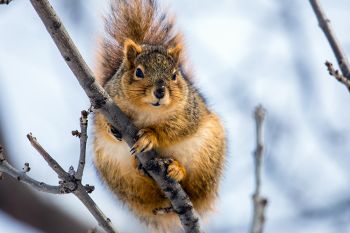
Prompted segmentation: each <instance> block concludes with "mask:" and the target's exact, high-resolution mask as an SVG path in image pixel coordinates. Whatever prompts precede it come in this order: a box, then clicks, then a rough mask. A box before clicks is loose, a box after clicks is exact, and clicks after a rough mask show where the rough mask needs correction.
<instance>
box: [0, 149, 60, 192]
mask: <svg viewBox="0 0 350 233" xmlns="http://www.w3.org/2000/svg"><path fill="white" fill-rule="evenodd" d="M0 150H1V151H0V156H1V159H0V172H4V173H6V174H8V175H10V176H11V177H13V178H15V179H17V180H18V181H20V182H22V183H25V184H28V185H30V186H32V187H33V188H35V189H36V190H38V191H41V192H46V193H53V194H60V193H61V188H60V187H59V186H52V185H48V184H45V183H43V182H40V181H37V180H34V179H33V178H31V177H29V176H28V175H27V174H26V172H23V171H19V170H17V169H16V168H14V167H12V166H11V165H10V164H9V163H8V162H7V161H6V159H5V156H4V154H3V151H2V148H1V147H0Z"/></svg>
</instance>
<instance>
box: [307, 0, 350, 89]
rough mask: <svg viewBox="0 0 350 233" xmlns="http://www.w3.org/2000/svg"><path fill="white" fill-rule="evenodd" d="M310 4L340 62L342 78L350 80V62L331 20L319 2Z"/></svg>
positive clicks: (312, 1) (316, 0)
mask: <svg viewBox="0 0 350 233" xmlns="http://www.w3.org/2000/svg"><path fill="white" fill-rule="evenodd" d="M310 4H311V6H312V9H313V10H314V12H315V14H316V17H317V20H318V24H319V26H320V28H321V29H322V31H323V32H324V34H325V36H326V37H327V40H328V42H329V44H330V46H331V47H332V50H333V53H334V55H335V57H336V59H337V61H338V64H339V67H340V70H341V72H342V77H343V78H346V79H348V80H350V65H349V61H348V59H347V57H346V55H345V53H344V50H343V49H342V47H341V45H340V43H339V41H338V39H337V37H336V36H335V33H334V31H333V28H332V26H331V23H330V20H329V19H328V18H327V16H326V14H325V13H324V11H323V9H322V7H321V4H320V2H319V0H310ZM335 77H336V76H335ZM342 83H343V84H345V83H344V82H342ZM347 87H348V86H347Z"/></svg>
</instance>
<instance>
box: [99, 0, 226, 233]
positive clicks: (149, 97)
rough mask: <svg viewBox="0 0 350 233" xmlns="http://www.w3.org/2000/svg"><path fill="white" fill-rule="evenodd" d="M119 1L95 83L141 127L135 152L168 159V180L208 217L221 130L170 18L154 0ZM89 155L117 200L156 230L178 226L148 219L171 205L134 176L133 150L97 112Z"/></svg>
mask: <svg viewBox="0 0 350 233" xmlns="http://www.w3.org/2000/svg"><path fill="white" fill-rule="evenodd" d="M118 2H120V4H114V3H113V4H112V8H111V9H112V13H111V15H110V16H109V17H108V18H107V20H106V24H107V26H106V28H107V32H108V35H107V38H106V39H105V42H104V44H103V46H102V50H101V57H102V60H100V68H99V71H98V73H99V74H100V75H99V77H98V78H99V81H100V82H101V84H103V85H104V88H105V89H106V91H107V92H108V93H109V95H110V96H111V97H112V98H113V99H114V100H115V102H116V104H117V105H118V106H119V107H120V108H121V109H122V110H123V112H124V113H125V114H127V116H128V117H129V118H130V119H131V120H132V121H133V123H134V124H135V125H136V126H137V127H138V128H140V129H141V130H140V132H139V135H138V136H139V139H138V140H137V142H136V143H135V145H134V147H133V151H135V152H136V153H138V152H140V151H147V150H151V149H155V150H156V151H157V152H158V154H159V155H160V156H161V157H164V158H171V159H172V163H171V164H170V165H169V167H168V176H169V177H171V178H173V179H175V180H177V181H179V182H180V183H181V185H182V187H183V188H184V190H185V191H186V193H187V194H188V195H189V197H190V199H191V201H192V203H193V205H194V208H195V209H196V210H197V211H198V212H199V213H200V214H203V213H205V212H208V211H209V210H211V208H212V207H213V203H214V200H215V198H216V196H217V191H218V185H219V181H220V177H221V175H222V170H223V166H224V161H225V153H226V146H225V134H224V129H223V127H222V125H221V123H220V120H219V119H218V117H217V116H216V115H215V114H214V113H212V112H211V111H210V110H209V109H208V108H207V106H206V104H205V101H204V100H203V98H202V97H201V95H200V94H199V92H198V91H197V90H196V89H195V88H194V87H193V86H192V84H191V82H190V81H189V79H188V77H187V75H186V74H184V72H183V70H182V69H181V67H182V65H184V64H183V63H184V60H183V42H182V40H181V36H180V34H179V33H175V32H174V31H173V20H169V19H168V18H167V17H163V15H164V14H163V15H162V14H160V13H158V11H157V6H156V4H155V2H154V1H152V0H144V1H142V0H129V1H127V0H125V1H118ZM164 16H165V15H164ZM137 69H140V70H141V71H142V74H143V75H142V78H140V77H139V76H137V72H136V70H137ZM174 77H175V78H174ZM160 87H162V88H164V97H163V98H161V99H158V98H156V96H155V94H154V91H155V90H156V89H157V88H160ZM94 150H95V165H96V168H97V169H98V171H99V173H100V175H101V177H102V178H103V180H104V181H105V182H106V183H107V185H108V186H109V188H110V189H111V190H112V191H113V192H114V193H115V194H116V195H117V196H118V198H119V199H120V200H121V201H122V202H123V203H125V204H126V205H127V206H128V207H129V208H130V209H131V210H132V211H133V212H134V213H135V214H136V215H137V216H138V217H139V218H140V219H141V220H143V221H145V222H146V223H147V224H149V225H150V226H152V227H153V229H154V230H155V231H158V232H174V231H175V230H174V229H175V228H176V226H175V225H177V224H179V221H178V218H177V216H176V215H175V214H167V215H165V216H154V215H153V213H152V210H153V209H155V208H162V207H164V208H165V207H169V206H170V203H169V200H168V199H167V198H166V197H165V196H164V195H163V193H162V192H161V191H160V189H159V187H158V186H157V184H156V183H155V182H154V181H153V180H152V179H151V178H150V177H148V176H145V175H143V174H142V173H140V172H139V171H138V169H137V168H136V167H137V165H136V163H135V159H134V158H133V156H131V153H130V148H129V147H128V146H127V144H126V143H125V142H124V141H119V140H118V139H116V138H115V137H114V136H113V134H112V133H111V129H110V125H109V124H108V122H107V121H106V119H105V118H104V117H103V116H102V115H101V114H98V113H97V114H96V117H95V140H94Z"/></svg>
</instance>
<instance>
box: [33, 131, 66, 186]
mask: <svg viewBox="0 0 350 233" xmlns="http://www.w3.org/2000/svg"><path fill="white" fill-rule="evenodd" d="M27 138H28V140H29V141H30V143H31V144H32V146H33V147H34V148H35V149H36V150H37V151H38V152H39V154H41V156H42V157H43V158H44V159H45V160H46V162H47V164H48V165H49V166H50V167H51V168H52V170H54V171H55V172H56V173H57V175H58V177H59V178H60V179H65V178H66V176H67V175H68V174H67V173H66V172H65V171H64V169H63V168H62V167H61V166H60V165H59V164H58V163H57V161H56V160H54V159H53V158H52V157H51V155H49V153H47V152H46V150H45V149H44V148H43V147H42V146H41V145H40V144H39V142H38V141H37V140H36V138H35V137H33V135H32V133H30V134H27Z"/></svg>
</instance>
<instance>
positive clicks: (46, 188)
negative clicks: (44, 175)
mask: <svg viewBox="0 0 350 233" xmlns="http://www.w3.org/2000/svg"><path fill="white" fill-rule="evenodd" d="M87 117H88V114H87V112H86V111H82V114H81V118H80V128H81V133H80V137H79V138H80V158H79V163H78V168H77V171H75V170H74V168H73V166H71V167H70V168H69V170H68V172H66V171H65V170H64V169H63V168H62V167H61V166H60V165H59V164H58V162H57V161H56V160H55V159H54V158H53V157H52V156H51V155H50V154H49V153H48V152H47V151H46V150H45V149H44V148H43V147H42V146H41V145H40V143H39V142H38V140H37V139H36V138H35V137H34V136H33V135H32V134H31V133H30V134H28V135H27V138H28V140H29V142H30V143H31V144H32V146H33V147H34V148H35V149H36V150H37V151H38V152H39V154H40V155H41V156H42V157H43V158H44V159H45V161H46V162H47V164H48V165H49V166H50V167H51V168H52V170H54V171H55V173H56V174H57V175H58V178H59V182H58V185H57V186H52V185H48V184H45V183H44V182H40V181H37V180H35V179H33V178H31V177H29V176H28V175H27V173H28V172H29V170H30V166H29V163H25V164H24V167H23V169H22V171H20V170H17V169H15V168H14V167H12V166H11V165H10V164H9V163H8V162H7V161H6V158H5V156H4V153H3V149H2V147H1V146H0V172H5V173H7V174H9V175H10V176H12V177H14V178H15V179H17V180H18V181H20V182H23V183H26V184H29V185H31V186H32V187H34V188H35V189H37V190H39V191H42V192H47V193H53V194H69V193H73V194H74V195H75V196H76V197H78V198H79V199H80V201H81V202H82V203H83V204H84V205H85V206H86V208H87V209H88V210H89V211H90V213H91V214H92V215H93V216H94V217H95V219H96V220H97V222H98V223H99V225H100V226H101V227H102V228H103V229H104V230H105V231H106V232H108V233H117V230H116V229H115V228H114V227H113V225H112V224H111V221H110V219H109V218H107V217H106V216H105V215H104V214H103V213H102V212H101V210H100V209H99V208H98V207H97V205H96V203H95V202H94V201H93V200H92V199H91V197H90V196H89V193H91V192H92V191H93V190H94V189H95V188H94V186H90V185H88V184H87V185H85V186H84V185H82V183H81V180H82V176H83V171H84V165H85V154H86V141H87V126H88V120H87Z"/></svg>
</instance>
